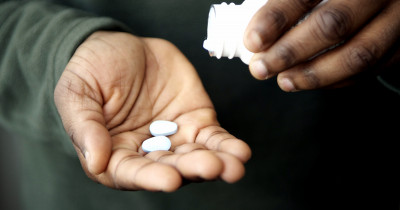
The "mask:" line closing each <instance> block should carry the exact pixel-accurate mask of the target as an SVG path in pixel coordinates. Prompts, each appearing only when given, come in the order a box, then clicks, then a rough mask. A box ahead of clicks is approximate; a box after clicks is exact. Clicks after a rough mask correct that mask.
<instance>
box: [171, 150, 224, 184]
mask: <svg viewBox="0 0 400 210" xmlns="http://www.w3.org/2000/svg"><path fill="white" fill-rule="evenodd" d="M176 167H177V169H178V170H179V171H180V172H181V173H182V174H183V176H184V177H186V178H188V179H193V180H195V179H198V178H199V177H200V178H202V179H204V180H213V179H216V178H218V177H219V176H220V174H221V173H222V170H223V163H222V161H221V160H220V159H219V158H218V157H217V156H216V155H215V154H213V153H212V152H210V151H206V150H198V151H193V152H191V153H187V154H185V155H183V156H182V157H181V158H180V159H179V162H178V163H177V166H176Z"/></svg>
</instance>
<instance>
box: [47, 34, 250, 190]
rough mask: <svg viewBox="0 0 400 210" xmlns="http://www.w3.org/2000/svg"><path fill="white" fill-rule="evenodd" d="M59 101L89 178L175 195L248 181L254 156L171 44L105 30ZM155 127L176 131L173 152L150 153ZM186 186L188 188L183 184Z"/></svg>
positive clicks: (89, 45)
mask: <svg viewBox="0 0 400 210" xmlns="http://www.w3.org/2000/svg"><path fill="white" fill-rule="evenodd" d="M54 96H55V102H56V106H57V109H58V111H59V113H60V116H61V118H62V121H63V124H64V127H65V129H66V131H67V133H68V134H69V135H70V137H71V140H72V143H73V145H74V147H75V149H76V151H77V154H78V156H79V159H80V161H81V164H82V167H83V169H84V170H85V172H86V174H87V175H88V176H89V177H90V178H91V179H93V180H94V181H96V182H99V183H101V184H104V185H106V186H108V187H111V188H116V189H123V190H149V191H167V192H170V191H174V190H177V189H178V188H179V187H181V186H182V183H186V182H187V181H189V182H190V181H204V180H215V179H222V180H224V181H226V182H229V183H232V182H236V181H238V180H239V179H240V178H241V177H243V175H244V163H245V162H246V161H247V160H248V159H249V158H250V156H251V150H250V148H249V146H248V145H247V144H246V143H244V142H243V141H241V140H239V139H237V138H235V137H234V136H232V135H231V134H229V133H228V132H227V131H226V130H224V129H223V128H221V127H220V126H219V123H218V121H217V119H216V113H215V110H214V108H213V105H212V103H211V101H210V99H209V97H208V95H207V93H206V92H205V90H204V88H203V86H202V84H201V81H200V79H199V77H198V75H197V73H196V71H195V69H194V68H193V66H192V65H191V64H190V63H189V62H188V60H187V59H186V58H185V57H184V56H183V55H182V53H181V52H180V51H179V50H178V49H177V48H176V47H175V46H174V45H172V44H171V43H169V42H167V41H165V40H161V39H152V38H140V37H136V36H133V35H131V34H127V33H121V32H104V31H99V32H95V33H94V34H92V35H91V36H90V37H89V38H88V39H87V40H86V41H85V42H83V43H82V44H81V46H80V47H79V48H78V49H77V50H76V52H75V54H74V55H73V57H72V58H71V60H70V62H69V63H68V65H67V67H66V69H65V71H64V72H63V74H62V76H61V78H60V80H59V82H58V84H57V86H56V89H55V93H54ZM154 120H169V121H174V122H176V123H177V124H178V127H179V128H178V132H177V133H176V134H174V135H172V136H169V138H170V139H171V142H172V146H171V149H170V151H155V152H151V153H148V154H146V153H145V152H143V150H142V149H141V148H140V145H141V143H142V142H143V141H144V140H146V139H147V138H150V137H151V134H150V132H149V130H148V129H149V125H150V123H151V122H152V121H154ZM183 181H185V182H183Z"/></svg>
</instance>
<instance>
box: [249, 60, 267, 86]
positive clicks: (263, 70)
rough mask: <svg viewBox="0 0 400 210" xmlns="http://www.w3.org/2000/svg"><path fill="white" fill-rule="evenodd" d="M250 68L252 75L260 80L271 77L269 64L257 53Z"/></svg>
mask: <svg viewBox="0 0 400 210" xmlns="http://www.w3.org/2000/svg"><path fill="white" fill-rule="evenodd" d="M249 70H250V73H251V75H252V76H253V77H254V78H256V79H258V80H265V79H267V78H268V77H269V75H268V68H267V66H266V65H265V63H264V61H263V60H262V59H260V58H258V56H257V55H256V56H254V57H253V58H252V61H251V62H250V65H249Z"/></svg>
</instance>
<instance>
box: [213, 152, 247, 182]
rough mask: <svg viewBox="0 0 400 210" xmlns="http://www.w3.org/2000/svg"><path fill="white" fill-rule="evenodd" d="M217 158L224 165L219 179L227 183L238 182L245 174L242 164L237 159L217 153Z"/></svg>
mask: <svg viewBox="0 0 400 210" xmlns="http://www.w3.org/2000/svg"><path fill="white" fill-rule="evenodd" d="M217 155H218V156H219V158H221V160H222V161H223V162H224V163H225V164H224V170H223V172H222V174H221V179H222V180H224V181H225V182H228V183H235V182H237V181H239V180H240V179H241V178H242V177H243V176H244V174H245V168H244V165H243V163H242V162H241V161H240V160H238V159H237V158H235V157H233V156H231V155H228V154H223V153H217Z"/></svg>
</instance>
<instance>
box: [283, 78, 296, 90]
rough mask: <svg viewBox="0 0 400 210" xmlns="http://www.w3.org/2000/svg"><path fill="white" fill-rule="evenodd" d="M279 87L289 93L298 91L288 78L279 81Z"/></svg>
mask: <svg viewBox="0 0 400 210" xmlns="http://www.w3.org/2000/svg"><path fill="white" fill-rule="evenodd" d="M279 86H280V87H281V89H282V90H284V91H287V92H293V91H296V88H295V87H294V85H293V82H292V81H291V80H290V79H288V78H286V77H284V78H281V79H279Z"/></svg>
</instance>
